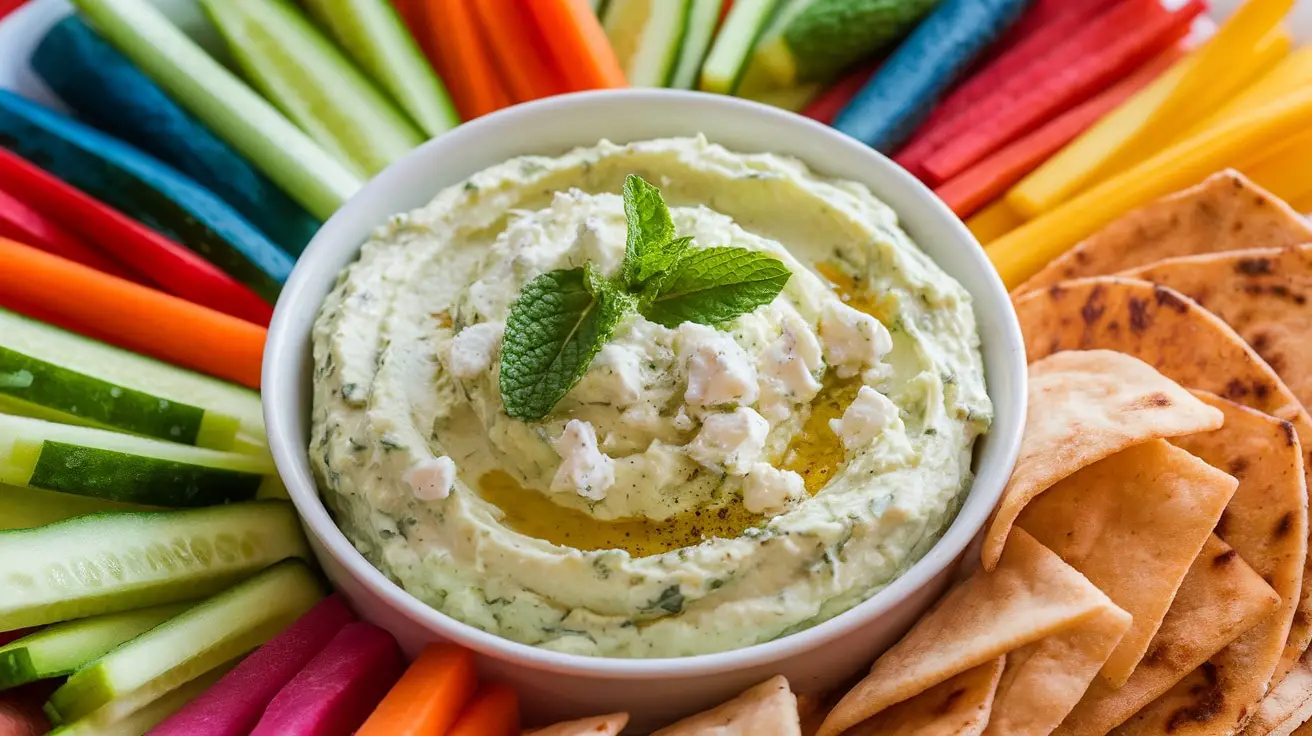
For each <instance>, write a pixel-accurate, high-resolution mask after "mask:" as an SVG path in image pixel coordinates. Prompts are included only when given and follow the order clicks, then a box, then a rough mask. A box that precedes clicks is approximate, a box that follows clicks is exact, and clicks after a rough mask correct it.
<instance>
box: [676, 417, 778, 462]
mask: <svg viewBox="0 0 1312 736" xmlns="http://www.w3.org/2000/svg"><path fill="white" fill-rule="evenodd" d="M769 433H770V423H769V422H767V421H766V420H765V417H763V416H761V415H760V414H757V413H756V412H755V411H753V410H751V409H747V408H745V407H741V406H740V407H738V408H737V409H734V410H733V411H732V412H729V413H727V414H711V415H710V416H708V417H706V418H705V419H703V420H702V428H701V431H700V432H698V433H697V436H696V437H695V438H693V441H692V442H690V443H688V455H689V456H690V457H692V459H694V460H696V461H697V462H699V463H701V464H702V465H705V466H706V467H708V468H715V469H721V468H722V469H724V470H725V471H727V472H729V473H732V474H733V475H742V474H743V473H745V472H747V469H748V468H750V467H751V466H752V464H753V463H755V462H756V461H757V460H759V459H760V458H761V453H762V452H764V451H765V437H766V435H768V434H769Z"/></svg>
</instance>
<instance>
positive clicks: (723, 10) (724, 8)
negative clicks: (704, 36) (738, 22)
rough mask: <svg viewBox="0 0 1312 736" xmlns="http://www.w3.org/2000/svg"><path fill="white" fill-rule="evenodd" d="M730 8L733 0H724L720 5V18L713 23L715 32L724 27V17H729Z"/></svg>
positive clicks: (731, 8)
mask: <svg viewBox="0 0 1312 736" xmlns="http://www.w3.org/2000/svg"><path fill="white" fill-rule="evenodd" d="M730 10H733V0H724V3H723V4H722V5H720V20H719V21H717V22H716V24H715V30H716V32H717V33H718V32H719V30H720V29H721V28H722V27H724V19H725V18H728V17H729V11H730Z"/></svg>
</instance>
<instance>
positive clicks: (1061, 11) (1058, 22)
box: [893, 0, 1119, 179]
mask: <svg viewBox="0 0 1312 736" xmlns="http://www.w3.org/2000/svg"><path fill="white" fill-rule="evenodd" d="M1114 1H1119V0H1114ZM1062 2H1063V3H1064V4H1063V5H1061V7H1060V8H1057V9H1053V8H1051V7H1048V8H1046V9H1045V8H1043V7H1040V6H1036V7H1035V9H1034V10H1032V11H1031V12H1030V14H1029V15H1027V16H1026V17H1025V18H1024V19H1022V20H1021V23H1024V22H1025V21H1027V20H1029V19H1030V18H1032V17H1034V16H1035V15H1036V14H1037V15H1040V16H1048V17H1047V18H1046V22H1044V23H1043V25H1041V26H1039V27H1037V28H1033V29H1031V31H1030V33H1029V34H1028V35H1027V36H1025V37H1023V38H1020V39H1019V40H1017V41H1016V42H1015V44H1014V45H1013V46H1012V47H1011V48H1009V49H1007V50H1006V51H1003V52H1002V53H1000V54H999V55H998V56H997V57H996V58H995V59H993V61H991V62H989V63H988V64H986V65H985V66H983V67H982V68H981V69H980V70H979V71H978V72H976V73H975V74H974V75H972V76H971V77H970V78H969V79H967V80H966V81H965V82H963V83H962V84H961V85H960V86H959V87H957V88H956V89H955V90H953V91H952V93H951V94H949V95H948V96H947V97H945V98H944V99H943V101H942V102H940V103H939V105H938V107H936V108H935V109H934V112H933V113H931V114H930V116H929V119H928V120H926V121H925V123H924V124H923V125H921V126H920V129H919V130H917V131H916V134H915V135H914V136H912V138H911V140H910V141H908V142H907V145H906V146H904V147H903V149H902V150H901V151H899V152H898V154H897V155H896V156H894V157H893V158H894V160H895V161H897V162H898V163H899V164H901V165H902V167H903V168H905V169H907V170H908V171H910V172H911V173H913V174H915V175H916V176H918V177H921V178H922V179H923V178H924V167H923V164H924V160H925V159H926V158H928V157H929V156H930V155H931V154H932V153H933V152H934V151H936V150H938V149H939V148H940V147H941V146H943V144H945V143H946V142H948V141H950V140H952V138H953V137H954V136H955V135H956V134H957V132H958V131H959V129H960V128H961V124H962V123H964V122H966V121H963V120H962V119H961V118H963V117H969V118H971V119H973V120H975V121H978V120H979V119H980V117H981V114H980V111H979V110H978V109H976V106H977V105H978V104H979V103H980V102H981V101H983V100H985V99H987V98H988V97H990V96H991V95H993V94H994V93H995V92H997V91H998V90H1000V89H1003V88H1004V87H1005V86H1006V85H1007V83H1008V82H1010V81H1011V80H1012V79H1014V78H1015V77H1016V76H1017V75H1019V74H1021V73H1022V72H1026V71H1031V70H1033V69H1034V68H1035V67H1036V66H1039V67H1042V66H1043V65H1044V63H1045V57H1047V56H1048V55H1049V54H1051V53H1052V52H1053V50H1054V49H1057V48H1059V47H1060V46H1062V45H1063V44H1069V43H1072V39H1076V38H1077V37H1078V36H1079V35H1080V34H1079V31H1080V30H1081V29H1082V28H1084V27H1085V26H1087V25H1088V17H1089V16H1090V15H1092V14H1093V13H1094V12H1096V11H1098V9H1099V6H1098V5H1096V4H1094V3H1092V2H1087V1H1081V2H1074V1H1072V0H1062ZM1048 5H1049V6H1051V5H1052V3H1049V4H1048ZM1103 12H1107V11H1106V10H1104V11H1103ZM1040 19H1041V20H1043V18H1040ZM1046 71H1050V70H1047V69H1044V70H1041V71H1040V73H1044V72H1046Z"/></svg>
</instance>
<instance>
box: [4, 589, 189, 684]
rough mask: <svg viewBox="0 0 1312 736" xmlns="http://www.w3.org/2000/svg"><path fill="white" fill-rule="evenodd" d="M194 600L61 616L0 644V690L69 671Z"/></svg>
mask: <svg viewBox="0 0 1312 736" xmlns="http://www.w3.org/2000/svg"><path fill="white" fill-rule="evenodd" d="M193 605H194V603H170V604H167V605H163V606H154V607H151V608H142V609H139V610H136V611H125V612H123V613H110V614H106V615H104V616H92V617H91V618H83V619H78V620H76V621H67V622H64V623H62V624H55V625H54V626H49V627H46V628H44V629H41V630H40V631H38V632H36V633H35V634H28V635H27V636H25V637H23V638H22V639H19V640H17V641H13V642H10V643H8V644H6V645H4V646H2V647H0V690H4V689H7V688H11V687H17V686H19V685H24V684H26V683H29V682H36V681H37V680H45V679H48V678H51V677H63V676H64V675H71V674H73V672H75V671H77V670H78V669H80V668H81V667H82V666H83V665H86V664H87V663H89V662H92V661H94V660H97V659H100V658H101V657H102V656H104V655H105V654H107V653H108V652H110V651H111V650H112V649H114V648H115V647H117V646H118V645H120V644H122V643H123V642H125V641H127V640H129V639H133V638H136V637H137V636H139V635H141V634H144V633H145V632H147V631H150V630H151V629H153V628H155V627H156V626H159V625H160V624H162V623H164V622H165V621H167V620H168V619H171V618H173V617H174V616H177V615H178V614H180V613H182V612H183V611H185V610H187V609H188V608H191V607H192V606H193Z"/></svg>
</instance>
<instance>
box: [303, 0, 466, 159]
mask: <svg viewBox="0 0 1312 736" xmlns="http://www.w3.org/2000/svg"><path fill="white" fill-rule="evenodd" d="M304 4H305V7H306V8H307V9H308V10H309V11H310V15H312V16H313V17H314V19H315V20H317V21H319V25H321V26H323V27H324V28H326V29H328V33H329V34H331V35H332V37H333V38H334V39H336V40H337V43H338V44H340V45H341V47H342V48H344V49H346V52H347V53H348V54H350V55H351V58H353V59H355V62H356V63H357V64H359V65H360V66H361V67H363V68H364V70H365V71H366V72H368V73H369V75H370V76H372V77H373V78H374V80H376V81H377V82H378V84H380V85H381V86H382V87H383V88H384V89H386V90H387V91H388V92H389V93H390V94H391V95H392V98H393V99H395V100H396V101H397V103H398V104H400V105H401V108H402V109H403V110H405V111H406V112H407V113H409V114H410V117H411V118H412V119H413V120H414V121H415V122H416V123H418V124H419V127H420V128H422V129H423V131H424V132H425V133H427V134H428V135H430V136H437V135H441V134H442V133H445V132H446V131H448V130H450V129H452V128H454V127H456V126H457V125H459V124H460V116H459V115H457V114H456V108H455V105H454V104H452V102H451V97H450V96H449V95H448V94H447V91H446V87H444V86H442V81H441V80H439V79H438V78H437V75H436V74H434V73H433V67H432V66H431V65H430V64H429V63H428V59H426V58H424V52H423V51H422V50H421V49H420V48H419V44H417V43H415V39H414V36H411V35H410V31H408V30H406V27H405V24H404V23H402V22H401V16H400V15H398V14H397V12H396V8H394V7H393V6H392V3H390V2H388V0H305V2H304Z"/></svg>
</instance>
